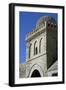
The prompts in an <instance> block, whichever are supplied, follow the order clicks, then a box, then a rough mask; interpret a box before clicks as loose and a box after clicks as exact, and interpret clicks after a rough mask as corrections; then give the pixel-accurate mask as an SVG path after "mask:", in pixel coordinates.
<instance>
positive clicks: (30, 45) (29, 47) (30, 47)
mask: <svg viewBox="0 0 66 90" xmlns="http://www.w3.org/2000/svg"><path fill="white" fill-rule="evenodd" d="M31 46H32V44H30V46H29V58H30V57H31Z"/></svg>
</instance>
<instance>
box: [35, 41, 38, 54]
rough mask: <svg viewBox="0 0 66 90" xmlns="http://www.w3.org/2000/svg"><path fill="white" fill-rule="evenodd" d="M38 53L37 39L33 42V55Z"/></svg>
mask: <svg viewBox="0 0 66 90" xmlns="http://www.w3.org/2000/svg"><path fill="white" fill-rule="evenodd" d="M37 54H38V47H37V41H35V43H34V55H37Z"/></svg>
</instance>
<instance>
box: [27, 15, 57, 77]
mask: <svg viewBox="0 0 66 90" xmlns="http://www.w3.org/2000/svg"><path fill="white" fill-rule="evenodd" d="M55 61H57V22H56V21H55V20H54V19H53V18H52V17H49V16H43V17H41V18H40V19H39V20H38V21H37V24H36V28H35V30H33V31H32V32H30V33H27V35H26V77H44V76H48V73H47V70H48V68H50V67H51V65H52V64H53V63H54V62H55Z"/></svg>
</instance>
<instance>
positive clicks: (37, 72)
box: [31, 70, 41, 77]
mask: <svg viewBox="0 0 66 90" xmlns="http://www.w3.org/2000/svg"><path fill="white" fill-rule="evenodd" d="M31 77H41V75H40V73H39V71H38V70H34V71H33V73H32V75H31Z"/></svg>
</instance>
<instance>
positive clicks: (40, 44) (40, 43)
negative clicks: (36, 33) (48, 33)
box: [39, 38, 42, 53]
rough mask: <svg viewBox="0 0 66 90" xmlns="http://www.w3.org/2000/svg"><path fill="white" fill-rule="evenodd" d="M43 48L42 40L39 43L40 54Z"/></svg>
mask: <svg viewBox="0 0 66 90" xmlns="http://www.w3.org/2000/svg"><path fill="white" fill-rule="evenodd" d="M41 46H42V38H41V39H40V41H39V53H41Z"/></svg>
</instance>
